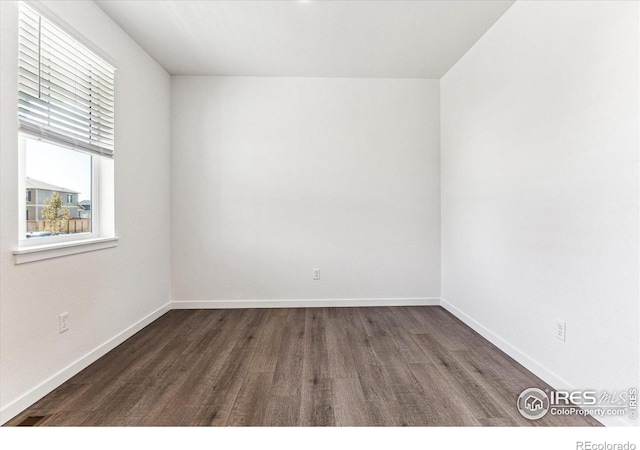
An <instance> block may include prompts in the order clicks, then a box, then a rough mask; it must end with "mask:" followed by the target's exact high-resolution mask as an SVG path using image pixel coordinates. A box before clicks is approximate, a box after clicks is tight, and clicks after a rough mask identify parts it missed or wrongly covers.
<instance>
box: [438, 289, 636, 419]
mask: <svg viewBox="0 0 640 450" xmlns="http://www.w3.org/2000/svg"><path fill="white" fill-rule="evenodd" d="M440 305H441V306H442V307H443V308H444V309H446V310H447V311H449V312H450V313H451V314H453V315H454V316H456V317H457V318H458V319H460V320H461V321H462V322H464V323H465V324H466V325H468V326H469V327H470V328H472V329H473V330H474V331H476V332H477V333H478V334H480V335H481V336H482V337H484V338H485V339H487V340H488V341H489V342H491V343H492V344H493V345H495V346H496V347H498V348H499V349H500V350H502V351H503V352H505V353H506V354H507V355H509V356H510V357H512V358H513V359H515V360H516V361H517V362H518V363H520V364H522V365H523V366H524V367H525V368H526V369H527V370H529V371H531V372H532V373H533V374H534V375H536V376H537V377H538V378H540V379H542V380H543V381H544V382H545V383H547V384H548V385H550V386H552V387H553V388H554V389H562V390H568V391H572V390H576V389H578V388H577V387H576V386H574V385H573V384H572V383H570V382H568V381H567V380H565V379H564V378H562V377H561V376H560V375H558V374H557V373H555V372H554V371H552V370H550V369H549V368H548V367H546V366H544V365H542V364H541V363H540V362H538V361H536V360H535V359H534V358H531V357H530V356H529V355H527V354H526V353H524V352H523V351H521V350H520V349H518V348H516V347H514V346H513V345H511V344H510V343H509V342H508V341H507V340H505V339H503V338H502V337H501V336H498V335H497V334H495V333H494V332H493V331H491V330H490V329H489V328H487V327H485V326H484V325H482V324H481V323H480V322H478V321H477V320H475V319H474V318H472V317H470V316H469V315H467V314H466V313H464V312H463V311H462V310H460V309H458V308H457V307H456V306H454V305H452V304H451V303H449V302H448V301H446V300H445V299H444V298H442V299H441V301H440ZM533 387H534V386H533ZM594 418H595V419H596V420H597V421H598V422H600V423H602V424H603V425H605V426H608V427H610V426H630V425H633V424H632V423H630V422H627V421H626V420H625V419H623V418H621V417H594Z"/></svg>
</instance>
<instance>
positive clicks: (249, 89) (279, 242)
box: [171, 77, 440, 306]
mask: <svg viewBox="0 0 640 450" xmlns="http://www.w3.org/2000/svg"><path fill="white" fill-rule="evenodd" d="M171 168H172V258H173V259H172V281H173V299H174V300H176V301H196V300H200V301H202V300H205V301H211V300H222V301H229V300H232V301H236V300H300V299H302V300H305V299H329V300H335V299H350V300H353V299H387V300H384V302H389V301H390V300H389V299H402V300H400V301H401V302H407V301H408V302H411V301H410V300H406V299H418V301H424V299H426V298H431V297H436V298H437V297H439V296H440V286H439V284H440V199H439V196H440V191H439V189H440V188H439V184H440V181H439V175H438V174H439V88H438V81H437V80H382V79H317V78H316V79H314V78H235V77H229V78H226V77H220V78H216V77H173V78H172V166H171ZM313 268H320V269H321V277H322V279H321V280H320V281H313V280H312V269H313ZM238 304H240V303H238ZM242 304H243V305H245V306H246V305H252V304H254V303H247V302H245V303H242ZM307 304H309V303H307ZM341 304H345V303H344V302H343V303H341ZM350 304H353V302H352V303H350Z"/></svg>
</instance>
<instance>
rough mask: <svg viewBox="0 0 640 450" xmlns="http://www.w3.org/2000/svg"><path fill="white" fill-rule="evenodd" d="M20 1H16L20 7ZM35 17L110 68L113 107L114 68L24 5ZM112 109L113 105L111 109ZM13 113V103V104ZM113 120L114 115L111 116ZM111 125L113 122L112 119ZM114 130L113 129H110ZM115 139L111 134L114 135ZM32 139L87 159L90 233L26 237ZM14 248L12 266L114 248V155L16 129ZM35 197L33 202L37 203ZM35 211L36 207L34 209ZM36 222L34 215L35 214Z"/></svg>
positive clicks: (51, 16) (41, 10)
mask: <svg viewBox="0 0 640 450" xmlns="http://www.w3.org/2000/svg"><path fill="white" fill-rule="evenodd" d="M22 3H23V2H20V5H22ZM26 6H27V7H28V8H30V9H31V10H33V11H35V12H36V13H37V14H39V15H41V16H42V17H44V18H45V19H46V20H48V21H49V22H51V23H52V24H53V25H55V26H56V27H58V28H59V29H60V30H62V31H63V32H65V33H67V34H68V35H69V36H70V37H71V38H72V39H74V40H75V41H77V42H78V43H79V44H80V45H81V46H84V47H85V48H86V49H88V50H89V51H91V52H93V53H94V54H95V55H96V56H97V57H99V58H101V59H102V60H103V61H104V62H106V63H107V64H108V65H110V66H111V67H112V68H113V71H114V76H113V102H114V105H115V102H116V99H115V88H116V77H115V72H116V70H117V69H116V66H115V64H114V63H113V61H112V60H111V58H109V57H105V56H104V53H103V52H101V51H99V50H96V48H95V46H94V45H92V44H91V43H88V41H87V40H86V39H84V38H83V37H82V36H81V35H79V34H78V33H77V32H75V31H74V30H73V29H72V28H70V27H69V26H67V25H66V23H65V22H64V21H62V20H60V19H59V18H58V17H56V16H55V15H54V14H52V13H50V12H49V11H48V10H47V9H46V8H45V7H42V6H41V5H34V4H29V5H26ZM114 107H115V106H114ZM16 112H17V104H16ZM114 118H115V113H114ZM114 122H115V120H114ZM114 130H115V128H114ZM114 137H115V134H114ZM27 139H33V140H39V141H43V142H47V143H49V144H51V145H54V146H57V147H60V148H63V149H65V150H68V151H75V152H80V153H84V154H86V155H89V156H90V157H91V218H90V220H91V231H90V232H84V233H73V234H66V235H61V236H48V237H43V238H27V237H26V233H27V231H26V230H27V226H26V221H27V217H26V214H25V211H26V210H27V201H28V200H27V196H26V195H25V192H26V151H27V150H26V140H27ZM17 151H18V193H19V197H18V212H19V214H18V221H19V224H18V236H17V238H18V247H17V249H15V250H14V252H13V254H14V259H15V261H14V262H15V263H16V264H21V263H26V262H32V261H39V260H42V259H48V258H55V257H59V256H66V255H71V254H76V253H82V252H86V251H93V250H100V249H103V248H111V247H115V246H116V245H117V241H118V238H117V237H116V229H115V227H116V223H115V222H116V221H115V177H114V165H115V156H114V155H113V154H111V155H110V156H105V155H102V154H99V153H97V152H90V151H85V150H83V149H82V148H78V147H76V146H74V145H72V144H69V143H66V142H63V141H60V140H58V139H52V138H48V137H47V136H45V135H42V134H39V133H37V132H34V131H31V130H29V129H22V128H19V129H18V149H17ZM37 197H38V196H37V195H36V200H37ZM36 208H37V207H36ZM36 219H37V214H36Z"/></svg>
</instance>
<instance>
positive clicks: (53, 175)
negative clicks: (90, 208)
mask: <svg viewBox="0 0 640 450" xmlns="http://www.w3.org/2000/svg"><path fill="white" fill-rule="evenodd" d="M25 171H26V176H27V177H28V178H32V179H35V180H39V181H44V182H45V183H49V184H53V185H55V186H60V187H64V188H67V189H70V190H73V191H77V192H79V195H78V201H82V200H91V156H89V155H87V154H84V153H80V152H76V151H74V150H69V149H66V148H62V147H58V146H56V145H53V144H49V143H47V142H43V141H38V140H35V139H29V138H27V139H26V167H25Z"/></svg>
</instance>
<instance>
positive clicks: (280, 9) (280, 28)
mask: <svg viewBox="0 0 640 450" xmlns="http://www.w3.org/2000/svg"><path fill="white" fill-rule="evenodd" d="M96 3H97V4H98V5H99V6H100V7H101V8H102V9H103V10H104V11H105V12H106V13H107V14H108V15H109V16H111V18H113V20H114V21H115V22H116V23H118V25H120V26H121V27H122V28H123V29H124V30H125V31H126V32H127V33H128V34H129V35H130V36H131V37H133V39H135V40H136V41H137V42H138V44H140V45H141V46H142V47H143V48H144V49H145V50H146V51H147V52H148V53H149V54H150V55H151V56H152V57H153V58H154V59H155V60H156V61H158V62H159V63H160V64H161V65H162V66H163V67H164V68H165V69H166V70H167V71H168V72H169V73H171V74H172V75H236V76H291V77H298V76H300V77H379V78H440V77H442V75H444V74H445V73H446V72H447V71H448V70H449V68H451V66H453V65H454V64H455V62H456V61H458V59H460V57H461V56H462V55H463V54H464V53H465V52H466V51H467V50H468V49H469V48H471V46H473V44H474V43H475V42H476V41H477V40H478V39H479V38H480V37H481V36H482V35H483V34H484V33H485V32H486V31H487V30H488V29H489V28H490V27H491V26H492V25H493V24H494V23H495V22H496V20H498V18H500V16H501V15H502V14H503V13H504V12H505V11H506V10H507V9H508V8H509V7H510V6H511V5H512V4H513V1H503V0H500V1H477V0H474V1H471V0H467V1H415V0H414V1H399V0H387V1H344V0H343V1H329V0H316V1H297V0H288V1H264V0H262V1H239V0H236V1H213V0H209V1H139V0H115V1H114V0H103V1H97V2H96Z"/></svg>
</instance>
